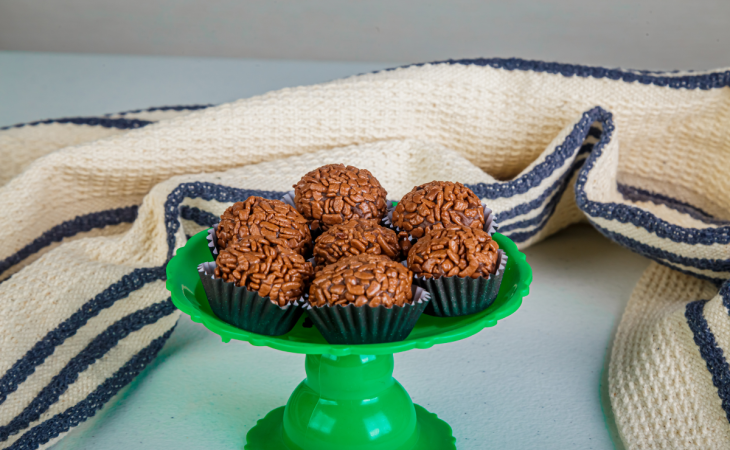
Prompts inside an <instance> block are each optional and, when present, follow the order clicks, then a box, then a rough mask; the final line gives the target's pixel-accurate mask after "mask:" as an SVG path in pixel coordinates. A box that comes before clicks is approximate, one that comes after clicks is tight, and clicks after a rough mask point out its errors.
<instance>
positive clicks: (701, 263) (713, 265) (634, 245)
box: [593, 224, 730, 272]
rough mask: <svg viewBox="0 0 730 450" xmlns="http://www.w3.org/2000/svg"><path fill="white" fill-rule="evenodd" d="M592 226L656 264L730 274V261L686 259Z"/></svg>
mask: <svg viewBox="0 0 730 450" xmlns="http://www.w3.org/2000/svg"><path fill="white" fill-rule="evenodd" d="M593 226H594V227H596V229H597V230H598V231H600V232H601V234H603V235H604V236H606V237H607V238H609V239H611V240H613V241H615V242H616V243H618V244H621V245H623V246H624V247H626V248H628V249H630V250H633V251H635V252H636V253H638V254H640V255H644V256H646V257H647V258H651V259H653V260H655V261H657V262H661V261H669V262H672V263H675V264H681V265H683V266H688V267H695V268H697V269H700V270H711V271H713V272H730V259H707V258H688V257H686V256H682V255H678V254H676V253H671V252H668V251H666V250H663V249H661V248H657V247H652V246H651V245H647V244H644V243H642V242H639V241H637V240H634V239H631V238H628V237H626V236H624V235H622V234H620V233H616V232H613V231H610V230H608V229H606V228H603V227H601V226H598V225H596V224H593Z"/></svg>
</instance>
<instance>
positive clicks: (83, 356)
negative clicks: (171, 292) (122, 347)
mask: <svg viewBox="0 0 730 450" xmlns="http://www.w3.org/2000/svg"><path fill="white" fill-rule="evenodd" d="M173 311H175V306H174V305H173V304H172V301H171V300H170V298H168V299H167V300H165V301H163V302H160V303H155V304H153V305H151V306H148V307H147V308H144V309H140V310H138V311H135V312H134V313H132V314H129V315H128V316H126V317H124V318H122V319H120V320H118V321H117V322H115V323H114V324H112V325H110V326H109V327H108V328H107V329H106V330H104V331H103V332H102V333H99V334H98V335H97V336H96V337H95V338H94V340H93V341H91V342H90V343H89V345H87V346H86V348H84V349H83V350H82V351H81V352H79V354H78V355H76V356H75V357H74V358H73V359H71V361H69V362H68V364H66V366H65V367H64V368H63V369H61V371H60V372H59V373H58V374H57V375H56V376H54V377H53V379H52V380H51V382H50V383H49V384H48V385H47V386H46V387H45V388H43V390H42V391H41V392H40V393H39V394H38V395H37V396H36V397H35V398H34V399H33V401H31V402H30V403H29V404H28V406H26V407H25V409H24V410H23V412H22V413H20V414H19V415H18V416H16V417H15V418H14V419H13V420H11V421H10V422H9V423H8V424H7V425H5V426H0V442H2V441H6V440H7V439H8V438H9V437H10V436H12V435H13V434H16V433H18V432H19V431H21V430H22V429H23V428H26V427H27V426H28V425H29V424H30V423H31V422H33V421H35V420H38V419H39V418H40V416H41V414H43V413H44V412H45V411H47V410H48V408H50V407H51V405H53V404H54V403H56V402H57V401H58V398H59V397H60V396H61V395H62V394H63V393H64V392H66V390H67V389H68V386H69V385H71V384H73V383H75V382H76V380H77V379H78V377H79V374H80V373H81V372H83V371H85V370H86V369H87V368H88V367H89V366H90V365H92V364H94V363H95V362H96V361H97V360H98V359H100V358H101V357H102V356H104V355H105V354H106V353H107V352H108V351H109V350H111V349H112V348H113V347H115V346H116V345H117V343H118V342H119V341H120V340H122V339H124V338H125V337H127V336H129V335H130V334H131V333H133V332H135V331H137V330H140V329H142V328H143V327H145V326H147V325H150V324H153V323H155V322H157V321H158V320H160V319H161V318H163V317H165V316H169V315H170V314H172V312H173Z"/></svg>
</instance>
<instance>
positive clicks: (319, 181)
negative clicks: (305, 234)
mask: <svg viewBox="0 0 730 450" xmlns="http://www.w3.org/2000/svg"><path fill="white" fill-rule="evenodd" d="M387 194H388V193H387V192H386V191H385V189H383V187H382V186H381V185H380V183H379V182H378V180H377V179H376V178H375V177H374V176H373V175H372V174H371V173H370V172H369V171H367V170H365V169H358V168H357V167H353V166H345V165H343V164H330V165H326V166H322V167H320V168H318V169H316V170H313V171H311V172H309V173H308V174H306V175H304V177H302V179H301V180H299V182H298V183H297V184H295V185H294V205H295V206H296V208H297V210H298V211H299V212H300V213H301V214H302V215H303V216H304V217H305V218H306V219H307V220H309V221H310V226H311V228H312V230H320V229H321V230H322V231H326V230H327V229H328V228H329V227H331V226H332V225H337V224H340V223H344V222H346V221H348V220H349V219H353V218H362V219H374V220H376V221H379V220H380V219H381V218H382V217H383V215H384V214H385V212H386V209H387V206H386V201H385V196H386V195H387Z"/></svg>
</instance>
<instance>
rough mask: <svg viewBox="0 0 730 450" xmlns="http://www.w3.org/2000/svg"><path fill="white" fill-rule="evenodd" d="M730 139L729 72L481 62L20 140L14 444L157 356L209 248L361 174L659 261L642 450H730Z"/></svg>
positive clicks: (1, 170)
mask: <svg viewBox="0 0 730 450" xmlns="http://www.w3.org/2000/svg"><path fill="white" fill-rule="evenodd" d="M728 125H730V72H728V71H727V70H718V71H711V72H706V73H681V72H672V73H654V72H636V71H622V70H608V69H601V68H592V67H583V66H571V65H561V64H549V63H541V62H531V61H522V60H462V61H446V62H441V63H431V64H423V65H415V66H408V67H403V68H398V69H394V70H388V71H383V72H378V73H373V74H365V75H360V76H356V77H351V78H347V79H342V80H337V81H333V82H330V83H326V84H321V85H315V86H307V87H299V88H292V89H284V90H281V91H277V92H272V93H269V94H266V95H263V96H259V97H254V98H250V99H245V100H240V101H237V102H234V103H229V104H224V105H220V106H214V107H205V106H189V107H186V106H183V107H175V108H157V109H153V110H148V111H131V112H127V113H121V114H117V115H111V116H104V117H92V118H74V119H61V120H47V121H41V122H35V123H32V124H21V125H17V126H14V127H7V128H5V129H1V130H0V160H1V161H3V163H4V164H3V165H2V167H0V185H1V187H0V205H2V208H0V317H2V318H3V319H2V320H1V321H0V349H2V351H1V352H0V448H12V449H36V448H46V447H48V446H49V445H51V444H52V443H54V442H57V440H58V439H60V438H62V437H63V435H64V434H65V433H67V432H68V431H69V430H70V429H71V428H73V427H74V426H76V425H78V424H79V423H81V422H83V421H84V420H86V419H87V418H88V417H91V416H92V415H94V414H95V412H96V411H98V410H99V409H100V408H101V407H102V406H103V405H104V404H105V403H106V402H107V401H108V400H109V399H110V398H111V397H112V396H113V395H114V394H115V393H116V392H118V391H119V389H121V388H122V387H124V386H125V385H127V384H128V383H129V382H130V381H131V380H132V379H133V378H134V377H135V376H136V375H137V374H138V373H139V372H140V371H141V370H143V369H144V367H145V366H146V365H147V364H148V363H149V362H150V361H152V360H153V359H154V357H155V355H156V354H157V352H158V351H159V350H160V349H161V348H162V346H163V345H164V343H165V341H166V339H167V338H168V337H169V336H170V334H171V333H172V331H173V329H174V326H175V323H176V321H177V319H178V317H179V313H178V312H177V311H176V310H175V308H174V307H173V305H172V303H171V301H170V299H169V295H168V292H167V291H166V289H165V285H164V283H165V266H166V263H167V261H168V260H169V259H170V258H171V256H172V255H173V254H174V252H175V250H176V249H178V248H180V247H181V246H183V245H184V244H185V242H186V240H187V237H188V236H190V235H193V234H195V233H197V232H198V231H201V230H203V229H205V228H207V227H209V226H210V225H212V224H213V223H214V222H215V221H216V217H217V216H219V215H220V214H221V213H222V212H223V211H224V210H225V208H226V207H227V206H228V205H230V204H231V203H233V202H235V201H241V200H244V199H245V198H246V197H248V196H250V195H259V196H263V197H267V198H279V197H281V196H282V195H283V194H284V193H285V192H286V191H288V190H289V189H291V186H292V185H293V184H294V183H296V181H297V180H298V179H299V178H300V177H301V176H302V174H304V173H305V172H307V171H309V170H312V169H314V168H316V167H318V166H321V165H323V164H328V163H340V162H342V163H346V164H352V165H354V166H357V167H361V168H366V169H369V170H370V171H371V172H373V174H375V176H376V177H377V178H378V179H379V180H380V182H381V183H382V184H383V186H384V187H385V188H386V189H387V190H388V192H389V197H390V198H393V199H398V198H400V197H401V196H402V195H403V194H405V193H406V192H407V191H409V190H410V188H411V187H413V186H414V185H417V184H421V183H425V182H428V181H432V180H449V181H460V182H462V183H465V184H467V185H468V186H469V187H470V188H471V189H472V190H473V191H474V192H475V193H477V195H478V196H479V197H480V198H482V200H483V201H484V202H486V203H487V205H489V207H490V208H492V209H493V210H494V212H495V217H496V220H497V221H498V222H499V223H500V225H501V228H500V232H502V233H503V234H505V235H507V236H508V237H510V238H511V239H512V240H514V241H515V242H517V244H518V245H519V246H520V247H522V248H524V247H526V246H529V245H531V244H533V243H535V242H537V241H539V240H541V239H544V238H545V237H546V236H549V235H550V234H552V233H555V232H556V231H558V230H560V229H562V228H565V227H566V226H568V225H570V224H572V223H576V222H579V221H588V222H590V223H591V224H593V225H594V226H595V227H596V228H597V229H598V230H599V231H600V232H601V233H602V234H604V235H605V236H606V237H607V238H609V239H611V240H613V241H615V242H617V243H619V244H620V245H623V246H625V247H627V248H629V249H631V250H632V251H635V252H638V253H639V254H641V255H644V256H646V257H648V258H651V259H652V260H654V261H655V263H654V264H652V265H651V266H650V268H649V269H648V270H647V272H646V273H645V274H644V276H643V277H642V278H641V280H640V281H639V283H638V285H637V286H636V288H635V290H634V293H633V295H632V297H631V299H630V301H629V305H628V307H627V310H626V312H625V314H624V316H623V318H622V321H621V324H620V326H619V329H618V332H617V336H616V339H615V342H614V346H613V354H612V356H611V362H610V372H609V385H610V386H609V391H610V397H611V402H612V407H613V410H614V414H615V417H616V422H617V425H618V429H619V432H620V435H621V438H622V439H623V441H624V443H625V445H626V447H627V448H629V449H688V448H698V449H700V448H701V449H721V448H728V446H729V445H730V444H729V443H730V366H729V365H728V362H727V360H726V358H725V356H724V352H725V351H730V317H729V310H728V308H730V283H728V282H727V280H728V279H729V278H730V245H729V244H730V197H728V195H727V192H730V177H728V176H727V173H730V126H728ZM535 295H537V294H535Z"/></svg>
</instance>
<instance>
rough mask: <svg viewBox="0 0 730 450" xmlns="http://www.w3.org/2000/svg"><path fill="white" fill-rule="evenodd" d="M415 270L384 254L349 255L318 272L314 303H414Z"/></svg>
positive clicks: (312, 289)
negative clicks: (412, 288)
mask: <svg viewBox="0 0 730 450" xmlns="http://www.w3.org/2000/svg"><path fill="white" fill-rule="evenodd" d="M412 280H413V273H412V272H411V271H410V270H408V269H407V268H405V267H404V266H403V265H402V264H400V263H397V262H395V261H392V260H390V259H388V257H387V256H383V255H368V254H364V255H357V256H349V257H347V258H343V259H341V260H339V261H337V262H336V263H334V264H330V265H329V266H327V267H325V268H324V269H322V270H321V271H319V272H318V273H317V275H316V276H315V278H314V281H313V282H312V286H311V287H310V288H309V303H310V304H311V305H312V306H325V305H330V306H332V305H342V306H347V305H348V304H350V303H352V304H354V305H355V306H358V307H360V306H365V305H368V306H372V307H377V306H381V305H382V306H385V307H386V308H392V307H393V305H397V306H403V305H404V304H406V303H411V302H412V300H413V292H412V291H411V281H412Z"/></svg>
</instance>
